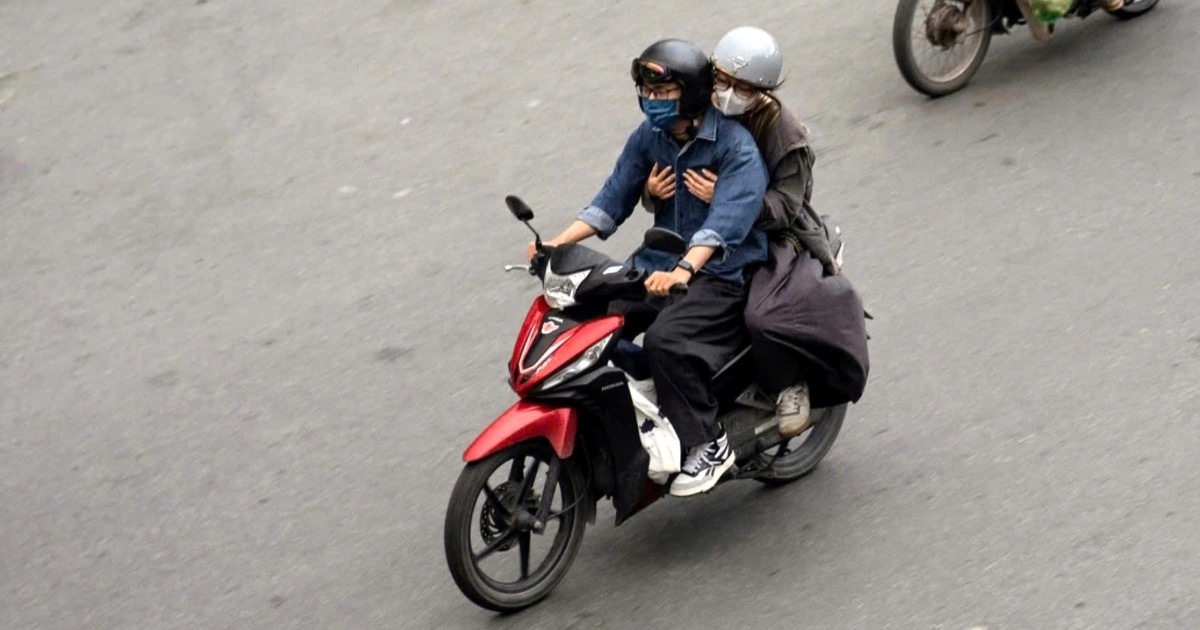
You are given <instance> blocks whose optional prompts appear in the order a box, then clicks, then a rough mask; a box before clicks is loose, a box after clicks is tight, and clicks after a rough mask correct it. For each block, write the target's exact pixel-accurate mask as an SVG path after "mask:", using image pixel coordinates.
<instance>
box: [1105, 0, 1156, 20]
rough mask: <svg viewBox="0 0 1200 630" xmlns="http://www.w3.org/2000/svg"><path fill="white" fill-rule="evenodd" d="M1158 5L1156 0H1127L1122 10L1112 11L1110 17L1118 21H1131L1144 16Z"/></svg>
mask: <svg viewBox="0 0 1200 630" xmlns="http://www.w3.org/2000/svg"><path fill="white" fill-rule="evenodd" d="M1157 5H1158V0H1129V2H1126V3H1125V6H1124V7H1123V8H1120V9H1117V10H1116V11H1112V12H1111V15H1112V16H1113V17H1115V18H1117V19H1118V20H1132V19H1133V18H1135V17H1139V16H1142V15H1145V14H1146V13H1147V12H1149V11H1150V10H1151V9H1153V8H1154V7H1155V6H1157Z"/></svg>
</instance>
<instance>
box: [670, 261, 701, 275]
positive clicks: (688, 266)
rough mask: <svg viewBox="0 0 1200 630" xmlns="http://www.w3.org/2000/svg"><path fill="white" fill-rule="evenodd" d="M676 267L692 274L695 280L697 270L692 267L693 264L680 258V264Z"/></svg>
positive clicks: (676, 264)
mask: <svg viewBox="0 0 1200 630" xmlns="http://www.w3.org/2000/svg"><path fill="white" fill-rule="evenodd" d="M675 266H676V267H679V268H680V269H683V270H684V271H686V272H688V273H690V274H691V275H692V277H693V278H695V277H696V268H695V267H693V266H692V263H690V262H688V261H686V260H684V259H682V258H680V259H679V262H677V263H675Z"/></svg>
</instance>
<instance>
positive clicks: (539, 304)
mask: <svg viewBox="0 0 1200 630" xmlns="http://www.w3.org/2000/svg"><path fill="white" fill-rule="evenodd" d="M549 312H550V305H549V304H547V303H546V298H545V297H543V296H541V295H539V296H537V297H536V298H534V299H533V304H530V305H529V312H528V313H526V314H525V322H524V323H522V324H521V332H519V333H517V345H515V346H513V351H512V356H511V357H509V359H508V376H509V379H510V380H511V379H512V378H513V375H514V374H516V373H517V369H518V368H519V367H520V366H521V357H522V356H523V355H524V354H525V352H526V351H527V350H528V349H529V347H530V346H532V345H533V342H534V340H535V339H537V336H538V327H539V326H541V324H542V318H544V317H545V316H546V313H549ZM511 385H512V386H513V387H514V388H516V385H517V384H516V382H515V381H514V382H512V383H511Z"/></svg>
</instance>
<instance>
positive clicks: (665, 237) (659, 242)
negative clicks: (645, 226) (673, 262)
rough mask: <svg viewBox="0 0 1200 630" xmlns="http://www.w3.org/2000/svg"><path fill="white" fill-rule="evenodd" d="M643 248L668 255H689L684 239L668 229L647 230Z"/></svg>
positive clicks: (655, 228)
mask: <svg viewBox="0 0 1200 630" xmlns="http://www.w3.org/2000/svg"><path fill="white" fill-rule="evenodd" d="M642 247H643V248H645V249H653V250H656V251H660V252H666V253H668V254H675V255H676V256H682V255H684V254H686V253H687V241H685V240H683V237H682V236H680V235H678V234H676V233H675V232H672V231H671V230H668V229H666V228H660V227H652V228H650V229H649V230H646V236H645V237H644V238H643V239H642Z"/></svg>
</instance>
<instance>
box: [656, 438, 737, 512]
mask: <svg viewBox="0 0 1200 630" xmlns="http://www.w3.org/2000/svg"><path fill="white" fill-rule="evenodd" d="M733 459H734V458H733V449H731V448H729V438H728V437H727V436H726V435H725V431H724V429H722V430H721V435H719V436H717V439H715V440H713V441H712V442H709V443H708V444H701V445H700V446H694V447H692V450H691V451H689V452H688V456H687V459H686V460H684V462H683V470H682V471H681V472H680V473H679V475H678V476H676V477H675V481H674V482H673V483H672V484H671V494H673V495H675V496H677V497H687V496H691V495H693V494H700V493H701V492H708V491H709V490H712V488H713V486H715V485H717V482H718V481H720V480H721V475H724V474H725V473H726V472H727V471H728V470H729V469H730V468H732V467H733Z"/></svg>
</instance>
